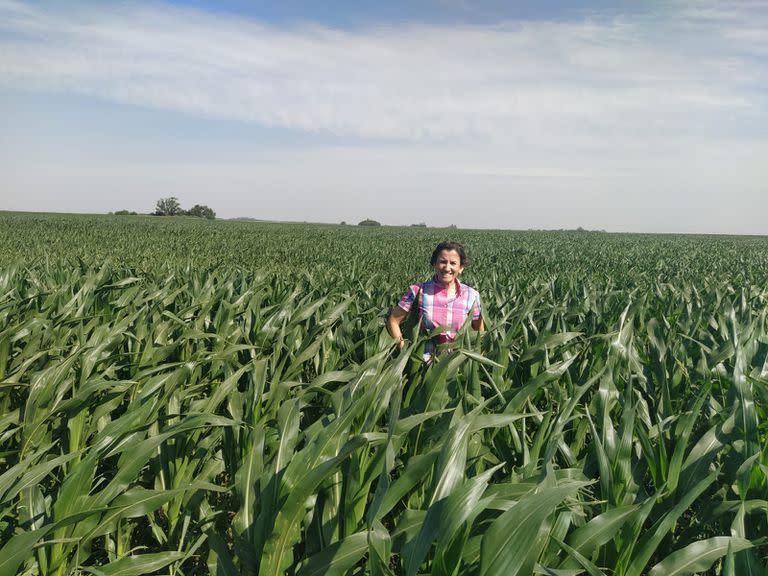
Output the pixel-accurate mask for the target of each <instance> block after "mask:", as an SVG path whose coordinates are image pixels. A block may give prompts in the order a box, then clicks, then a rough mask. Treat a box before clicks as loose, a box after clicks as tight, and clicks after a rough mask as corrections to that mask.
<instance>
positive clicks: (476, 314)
mask: <svg viewBox="0 0 768 576" xmlns="http://www.w3.org/2000/svg"><path fill="white" fill-rule="evenodd" d="M473 292H474V294H473V295H472V296H473V298H474V299H475V300H474V302H472V320H477V319H479V318H480V292H478V291H477V290H474V291H473Z"/></svg>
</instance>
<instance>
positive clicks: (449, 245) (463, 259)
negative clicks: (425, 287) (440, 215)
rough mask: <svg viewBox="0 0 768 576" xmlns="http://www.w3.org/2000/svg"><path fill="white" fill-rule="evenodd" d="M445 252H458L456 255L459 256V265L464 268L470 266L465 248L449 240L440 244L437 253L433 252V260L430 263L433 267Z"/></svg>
mask: <svg viewBox="0 0 768 576" xmlns="http://www.w3.org/2000/svg"><path fill="white" fill-rule="evenodd" d="M443 250H448V251H450V250H456V253H457V254H458V255H459V263H460V264H461V265H462V266H466V265H467V264H469V261H468V260H467V254H466V253H465V252H464V246H462V245H461V244H459V243H458V242H451V241H448V240H447V241H445V242H440V244H438V245H437V248H435V251H434V252H432V258H431V259H430V261H429V263H430V264H432V266H434V265H435V263H437V257H438V256H440V252H442V251H443Z"/></svg>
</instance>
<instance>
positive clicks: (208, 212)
mask: <svg viewBox="0 0 768 576" xmlns="http://www.w3.org/2000/svg"><path fill="white" fill-rule="evenodd" d="M186 215H187V216H196V217H198V218H207V219H208V220H215V219H216V212H214V211H213V210H212V209H211V208H208V206H205V205H202V204H195V205H194V206H192V208H190V209H189V210H187V211H186Z"/></svg>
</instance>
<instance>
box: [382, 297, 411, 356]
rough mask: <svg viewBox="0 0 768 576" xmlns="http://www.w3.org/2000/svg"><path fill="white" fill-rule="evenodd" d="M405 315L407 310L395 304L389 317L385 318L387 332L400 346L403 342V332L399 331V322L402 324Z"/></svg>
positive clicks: (406, 315)
mask: <svg viewBox="0 0 768 576" xmlns="http://www.w3.org/2000/svg"><path fill="white" fill-rule="evenodd" d="M407 317H408V312H406V311H405V310H403V309H402V308H400V306H395V307H394V308H392V312H391V313H390V314H389V318H387V332H389V335H390V336H392V338H394V339H395V340H397V341H398V343H399V344H398V345H399V346H400V348H402V347H403V346H404V344H405V343H404V342H403V333H402V332H401V331H400V324H402V323H403V320H405V319H406V318H407Z"/></svg>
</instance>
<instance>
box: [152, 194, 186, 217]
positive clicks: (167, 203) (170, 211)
mask: <svg viewBox="0 0 768 576" xmlns="http://www.w3.org/2000/svg"><path fill="white" fill-rule="evenodd" d="M180 214H183V211H182V209H181V205H180V204H179V199H178V198H176V196H169V197H168V198H160V200H158V201H157V204H155V216H179V215H180Z"/></svg>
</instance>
